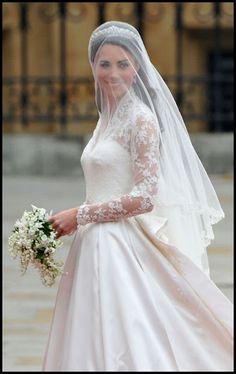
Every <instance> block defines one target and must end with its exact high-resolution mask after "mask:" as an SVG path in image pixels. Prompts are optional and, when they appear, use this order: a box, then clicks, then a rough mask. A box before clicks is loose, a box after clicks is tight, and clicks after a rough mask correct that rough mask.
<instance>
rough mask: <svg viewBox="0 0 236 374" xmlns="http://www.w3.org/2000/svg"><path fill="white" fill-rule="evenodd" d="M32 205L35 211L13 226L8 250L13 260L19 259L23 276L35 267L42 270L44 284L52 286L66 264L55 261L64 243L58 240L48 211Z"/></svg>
mask: <svg viewBox="0 0 236 374" xmlns="http://www.w3.org/2000/svg"><path fill="white" fill-rule="evenodd" d="M31 206H32V208H33V211H30V212H27V211H25V212H24V214H23V216H22V218H21V219H18V220H17V221H16V223H15V225H14V228H13V230H12V233H11V235H10V237H9V239H8V244H9V251H10V254H11V256H12V257H13V258H16V257H17V256H20V264H21V272H22V274H25V272H26V270H27V268H28V265H29V264H32V265H33V266H34V267H35V268H37V269H38V270H39V273H40V277H41V280H42V283H43V284H44V285H45V286H52V285H53V284H54V282H55V280H56V278H57V276H58V275H60V274H62V273H63V271H62V266H63V263H62V262H59V261H56V260H55V259H54V258H53V254H54V252H55V250H56V249H57V248H58V247H60V246H61V245H62V242H61V241H60V240H59V239H56V232H55V230H54V229H53V228H52V226H51V224H50V223H49V222H48V217H49V214H48V213H47V212H46V210H45V209H43V208H37V207H36V206H34V205H31Z"/></svg>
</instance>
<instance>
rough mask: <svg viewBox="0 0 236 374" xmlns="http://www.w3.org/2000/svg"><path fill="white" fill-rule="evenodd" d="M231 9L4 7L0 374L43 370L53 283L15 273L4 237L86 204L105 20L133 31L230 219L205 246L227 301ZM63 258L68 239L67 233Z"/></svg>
mask: <svg viewBox="0 0 236 374" xmlns="http://www.w3.org/2000/svg"><path fill="white" fill-rule="evenodd" d="M233 5H234V4H233V2H204V3H203V2H195V3H194V2H185V3H179V2H169V3H168V2H167V3H166V2H165V3H164V2H163V3H162V2H152V3H149V2H139V3H138V2H127V3H115V2H105V3H103V2H99V3H96V2H93V3H92V2H84V3H83V2H73V3H72V2H60V3H58V2H50V3H47V2H27V3H21V2H13V3H11V2H4V3H2V11H3V23H2V27H3V30H2V31H3V34H2V35H3V46H2V51H3V58H2V61H3V89H2V92H3V200H4V204H3V207H4V209H3V222H4V226H3V234H4V235H3V247H4V251H3V260H4V261H3V265H4V269H3V270H4V287H3V289H4V339H3V340H4V347H3V349H4V371H12V370H15V371H30V370H32V371H41V365H42V359H43V354H44V350H45V348H46V341H47V336H48V332H49V325H50V321H51V317H52V310H53V305H54V302H55V297H56V290H57V285H56V286H54V287H53V288H51V289H46V288H45V287H44V286H42V285H41V283H40V280H39V278H38V275H37V274H36V272H35V271H31V270H29V272H28V274H27V275H25V276H24V277H20V275H19V265H18V263H17V262H16V260H14V261H13V260H11V259H10V258H9V254H8V251H7V238H8V236H9V234H10V230H11V229H12V226H13V225H14V223H15V221H16V219H17V218H19V217H21V215H22V213H23V211H24V210H29V209H30V204H34V205H36V206H40V207H44V208H46V209H48V210H51V209H53V211H54V212H56V211H59V210H61V209H67V208H70V207H72V206H77V205H79V204H80V203H82V202H83V201H84V197H85V195H84V194H85V189H84V178H83V173H82V169H81V165H80V156H81V154H82V151H83V148H84V146H85V145H86V143H87V142H88V140H89V138H90V137H91V134H92V131H93V129H94V128H95V126H96V121H97V118H98V116H97V110H96V106H95V101H94V85H93V77H92V72H91V68H90V65H89V61H88V55H87V48H88V41H89V38H90V35H91V33H92V31H93V30H94V29H95V28H96V27H97V26H99V25H100V24H101V23H103V22H105V21H109V20H120V21H124V22H128V23H130V24H132V25H133V26H135V27H136V28H137V29H138V30H139V32H140V34H141V36H142V38H143V40H144V44H145V46H146V48H147V51H148V53H149V56H150V59H151V61H152V63H153V64H154V65H155V67H156V68H157V69H158V71H159V72H160V74H161V75H162V77H163V78H164V80H165V81H166V83H167V85H168V86H169V88H170V90H171V92H172V94H173V95H174V97H175V99H176V101H177V104H178V106H179V108H180V111H181V113H182V115H183V118H184V121H185V124H186V127H187V130H188V132H189V134H190V137H191V140H192V143H193V145H194V147H195V149H196V151H197V153H198V155H199V157H200V159H201V160H202V163H203V165H204V166H205V168H206V170H207V172H208V174H209V176H210V178H211V180H212V183H213V185H214V187H215V189H216V192H217V194H218V196H219V199H220V201H221V203H222V207H223V209H224V211H225V214H226V218H225V219H224V220H223V221H222V222H220V223H219V224H218V225H216V227H215V241H214V242H213V243H212V245H211V246H210V247H209V249H208V253H209V261H210V268H211V276H212V279H213V280H214V281H215V283H216V284H217V286H218V287H220V289H221V290H222V292H223V293H224V294H225V296H226V297H228V298H229V299H231V300H232V299H233V293H232V292H233V265H232V264H233V252H232V248H233V229H232V227H233V209H232V207H233V121H234V116H233V79H234V76H233V67H234V66H233V65H234V60H233V53H234V50H233V48H234V47H233V46H234V40H233V31H234V30H233V27H234V24H233V19H234V17H233V16H234V7H233ZM63 239H64V240H63V242H64V248H63V249H62V250H61V252H60V253H59V254H58V255H59V257H61V259H65V258H66V256H67V253H68V250H69V247H70V245H71V242H72V240H73V238H71V237H68V238H63Z"/></svg>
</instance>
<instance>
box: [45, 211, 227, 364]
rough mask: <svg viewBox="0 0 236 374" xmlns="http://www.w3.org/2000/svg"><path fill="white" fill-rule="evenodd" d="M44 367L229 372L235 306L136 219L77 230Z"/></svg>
mask: <svg viewBox="0 0 236 374" xmlns="http://www.w3.org/2000/svg"><path fill="white" fill-rule="evenodd" d="M65 271H66V272H67V273H68V274H66V275H64V276H63V277H62V280H61V283H60V287H59V291H58V295H57V302H56V307H55V312H54V318H53V323H52V326H51V332H50V337H49V341H48V346H47V350H46V354H45V360H44V367H43V371H233V359H232V353H233V352H232V304H231V302H230V301H229V300H228V299H227V298H226V297H225V296H224V295H223V294H222V292H221V291H220V290H219V289H218V288H217V287H216V286H215V284H214V283H213V282H212V281H211V280H210V279H209V277H208V276H207V275H205V274H204V273H203V272H202V271H201V270H200V269H199V268H198V267H197V266H196V265H194V264H193V263H192V262H191V261H190V260H189V259H188V258H187V257H186V256H184V255H183V254H182V253H181V252H180V251H179V250H178V249H176V248H175V247H173V246H170V245H167V244H165V243H164V242H161V241H158V240H156V242H155V243H154V241H152V238H150V237H148V235H147V233H145V232H144V231H143V230H142V229H141V227H140V225H139V224H138V223H137V222H136V221H135V219H134V218H133V217H132V218H128V219H125V220H120V221H118V222H107V223H91V224H88V225H86V226H83V227H81V228H80V229H79V230H78V232H77V233H76V236H75V239H74V242H73V245H72V247H71V250H70V253H69V256H68V260H67V263H66V268H65Z"/></svg>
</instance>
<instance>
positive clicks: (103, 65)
mask: <svg viewBox="0 0 236 374" xmlns="http://www.w3.org/2000/svg"><path fill="white" fill-rule="evenodd" d="M99 65H100V66H101V67H102V68H108V67H109V66H110V63H109V62H108V61H101V62H100V64H99Z"/></svg>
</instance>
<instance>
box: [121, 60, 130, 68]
mask: <svg viewBox="0 0 236 374" xmlns="http://www.w3.org/2000/svg"><path fill="white" fill-rule="evenodd" d="M119 66H120V67H121V69H126V68H128V67H129V63H128V61H122V62H120V63H119Z"/></svg>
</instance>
